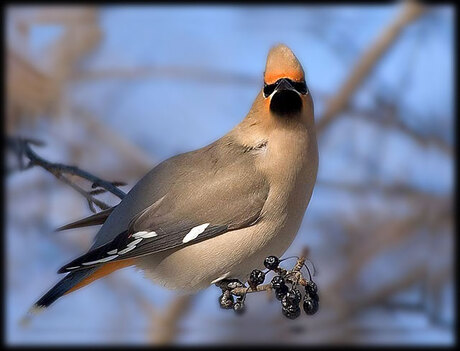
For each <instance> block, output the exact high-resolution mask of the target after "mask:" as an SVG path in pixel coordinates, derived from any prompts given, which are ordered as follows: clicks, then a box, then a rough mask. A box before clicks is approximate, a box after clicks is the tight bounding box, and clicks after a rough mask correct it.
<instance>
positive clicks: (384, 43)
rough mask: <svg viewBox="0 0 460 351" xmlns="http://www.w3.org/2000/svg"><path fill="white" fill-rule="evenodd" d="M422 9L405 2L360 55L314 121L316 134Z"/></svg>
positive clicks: (342, 106)
mask: <svg viewBox="0 0 460 351" xmlns="http://www.w3.org/2000/svg"><path fill="white" fill-rule="evenodd" d="M424 11H425V8H424V7H423V6H422V5H420V4H418V3H416V2H414V1H407V2H405V5H404V7H403V10H402V12H401V13H400V15H399V16H398V17H397V18H396V20H395V21H394V22H393V23H391V24H390V25H389V26H388V27H387V28H386V29H385V30H384V32H383V33H382V34H381V35H380V36H379V37H378V38H377V40H376V41H375V42H374V43H373V44H372V45H371V46H370V48H369V49H368V50H367V51H366V52H365V53H364V54H363V55H362V56H361V58H360V60H359V61H358V62H357V63H356V65H355V67H354V68H353V70H352V72H351V74H350V75H349V76H348V78H347V80H346V81H345V83H343V85H342V87H341V88H340V90H339V91H338V93H337V94H336V95H335V96H334V97H333V98H332V99H331V100H330V101H329V102H328V103H327V105H326V109H325V111H324V113H323V115H322V117H321V118H320V119H319V120H318V122H317V123H316V130H317V132H318V134H320V133H322V132H323V131H324V130H325V128H326V127H327V126H328V125H330V124H331V122H333V121H334V120H335V119H336V118H337V117H338V115H339V114H340V113H341V112H343V111H344V110H345V109H346V108H347V107H348V104H349V102H350V99H351V98H352V96H353V94H354V93H355V92H356V90H357V89H358V88H359V87H360V86H361V84H362V83H363V81H364V80H365V79H366V77H367V76H368V75H369V74H370V73H371V71H372V70H373V69H374V67H375V66H376V65H377V63H378V62H379V60H380V59H381V58H382V57H383V56H384V54H385V53H386V52H387V51H388V49H389V48H390V46H391V45H392V44H393V43H394V42H395V41H396V39H398V37H399V35H400V34H401V32H402V30H403V29H404V28H405V27H406V26H407V25H409V24H410V23H411V22H412V21H414V20H416V19H417V18H418V17H420V16H421V15H422V14H423V12H424Z"/></svg>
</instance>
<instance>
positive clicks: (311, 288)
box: [305, 280, 318, 294]
mask: <svg viewBox="0 0 460 351" xmlns="http://www.w3.org/2000/svg"><path fill="white" fill-rule="evenodd" d="M305 292H306V293H308V294H316V293H317V292H318V286H317V285H316V283H315V282H313V281H311V280H310V281H309V282H308V283H307V285H306V286H305Z"/></svg>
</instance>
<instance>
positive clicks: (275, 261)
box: [264, 256, 280, 270]
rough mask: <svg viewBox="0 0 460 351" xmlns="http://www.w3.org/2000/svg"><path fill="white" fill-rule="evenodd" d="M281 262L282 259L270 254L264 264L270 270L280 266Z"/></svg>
mask: <svg viewBox="0 0 460 351" xmlns="http://www.w3.org/2000/svg"><path fill="white" fill-rule="evenodd" d="M279 264H280V260H279V258H278V257H276V256H268V257H267V258H266V259H265V261H264V266H265V267H266V268H268V269H270V270H274V269H276V268H278V265H279Z"/></svg>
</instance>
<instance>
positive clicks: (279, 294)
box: [275, 285, 289, 301]
mask: <svg viewBox="0 0 460 351" xmlns="http://www.w3.org/2000/svg"><path fill="white" fill-rule="evenodd" d="M288 291H289V288H288V287H287V286H286V285H282V286H281V287H280V288H279V289H275V297H276V299H277V300H280V301H281V300H282V299H283V297H284V296H286V293H287V292H288Z"/></svg>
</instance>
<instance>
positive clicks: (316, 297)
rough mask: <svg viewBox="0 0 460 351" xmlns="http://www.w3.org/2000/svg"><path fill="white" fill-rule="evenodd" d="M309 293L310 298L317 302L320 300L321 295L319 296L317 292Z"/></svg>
mask: <svg viewBox="0 0 460 351" xmlns="http://www.w3.org/2000/svg"><path fill="white" fill-rule="evenodd" d="M307 295H308V296H309V297H310V299H312V300H315V301H316V302H319V296H318V294H317V293H314V294H307ZM307 295H305V296H307Z"/></svg>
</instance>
